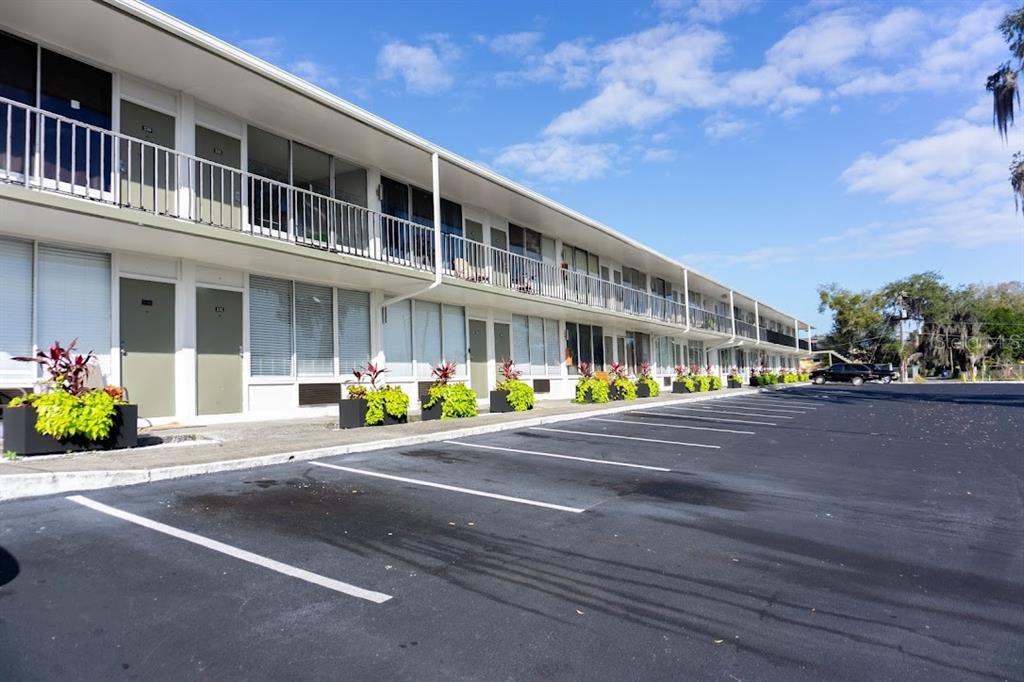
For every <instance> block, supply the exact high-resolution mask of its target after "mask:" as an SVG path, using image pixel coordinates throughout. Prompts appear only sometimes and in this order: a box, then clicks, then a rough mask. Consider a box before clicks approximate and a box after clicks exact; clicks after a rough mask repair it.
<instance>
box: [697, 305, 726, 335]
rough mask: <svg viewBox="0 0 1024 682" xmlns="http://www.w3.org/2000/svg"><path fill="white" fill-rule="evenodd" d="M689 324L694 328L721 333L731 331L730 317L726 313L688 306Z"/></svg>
mask: <svg viewBox="0 0 1024 682" xmlns="http://www.w3.org/2000/svg"><path fill="white" fill-rule="evenodd" d="M690 325H691V326H692V327H693V328H695V329H704V330H707V331H712V332H720V333H722V334H731V333H732V318H731V317H729V316H728V315H721V314H719V313H713V312H711V311H710V310H704V309H703V308H697V307H694V306H693V305H691V306H690Z"/></svg>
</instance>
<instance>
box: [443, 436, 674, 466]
mask: <svg viewBox="0 0 1024 682" xmlns="http://www.w3.org/2000/svg"><path fill="white" fill-rule="evenodd" d="M444 442H445V443H447V444H449V445H461V446H462V447H464V448H480V449H481V450H497V451H499V452H517V453H519V454H521V455H537V456H538V457H554V458H555V459H571V460H575V461H577V462H589V463H591V464H609V465H611V466H617V467H631V468H633V469H647V470H648V471H672V470H671V469H666V468H665V467H652V466H647V465H646V464H631V463H629V462H616V461H614V460H610V459H591V458H589V457H573V456H572V455H556V454H555V453H553V452H537V451H535V450H517V449H515V448H501V447H497V446H495V445H480V444H479V443H460V442H458V441H456V440H446V441H444Z"/></svg>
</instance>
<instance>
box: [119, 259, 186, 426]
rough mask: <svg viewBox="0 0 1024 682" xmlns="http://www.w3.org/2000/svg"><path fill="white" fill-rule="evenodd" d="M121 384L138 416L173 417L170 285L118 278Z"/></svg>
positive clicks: (172, 316) (171, 286)
mask: <svg viewBox="0 0 1024 682" xmlns="http://www.w3.org/2000/svg"><path fill="white" fill-rule="evenodd" d="M120 308H121V321H120V327H121V383H122V384H123V385H124V387H125V388H126V389H128V399H129V400H130V401H131V402H133V403H136V404H138V406H139V416H140V417H168V416H170V415H173V414H174V285H173V284H166V283H164V282H147V281H144V280H139V279H128V278H126V277H122V278H121V306H120Z"/></svg>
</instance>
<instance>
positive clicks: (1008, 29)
mask: <svg viewBox="0 0 1024 682" xmlns="http://www.w3.org/2000/svg"><path fill="white" fill-rule="evenodd" d="M999 32H1000V33H1001V34H1002V36H1003V40H1005V41H1006V44H1007V46H1008V47H1009V48H1010V55H1011V59H1010V60H1009V61H1006V62H1004V63H1002V64H1000V65H999V68H997V69H996V70H995V72H994V73H992V74H991V75H990V76H989V77H988V78H987V79H986V81H985V89H986V90H988V91H989V92H991V93H992V125H994V126H995V128H996V130H998V131H999V135H1000V136H1001V137H1002V138H1003V139H1004V140H1008V139H1009V132H1010V128H1011V127H1013V122H1014V113H1015V108H1019V107H1020V89H1019V87H1018V82H1019V77H1020V73H1021V70H1022V69H1024V6H1021V7H1018V8H1017V9H1015V10H1012V11H1010V12H1007V13H1006V16H1004V17H1003V20H1002V21H1001V22H1000V23H999ZM1010 187H1011V188H1012V190H1013V202H1014V205H1015V206H1017V207H1019V200H1020V199H1021V198H1024V155H1022V154H1021V152H1019V151H1018V152H1016V153H1015V154H1014V155H1013V160H1012V161H1011V162H1010Z"/></svg>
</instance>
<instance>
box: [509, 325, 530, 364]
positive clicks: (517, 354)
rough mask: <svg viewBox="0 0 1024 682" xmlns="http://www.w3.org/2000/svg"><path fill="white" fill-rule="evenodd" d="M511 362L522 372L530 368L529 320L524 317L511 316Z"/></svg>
mask: <svg viewBox="0 0 1024 682" xmlns="http://www.w3.org/2000/svg"><path fill="white" fill-rule="evenodd" d="M512 362H514V363H516V365H518V366H519V369H521V370H522V371H523V372H526V371H527V370H528V369H529V367H530V319H529V318H528V317H526V316H525V315H513V316H512Z"/></svg>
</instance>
